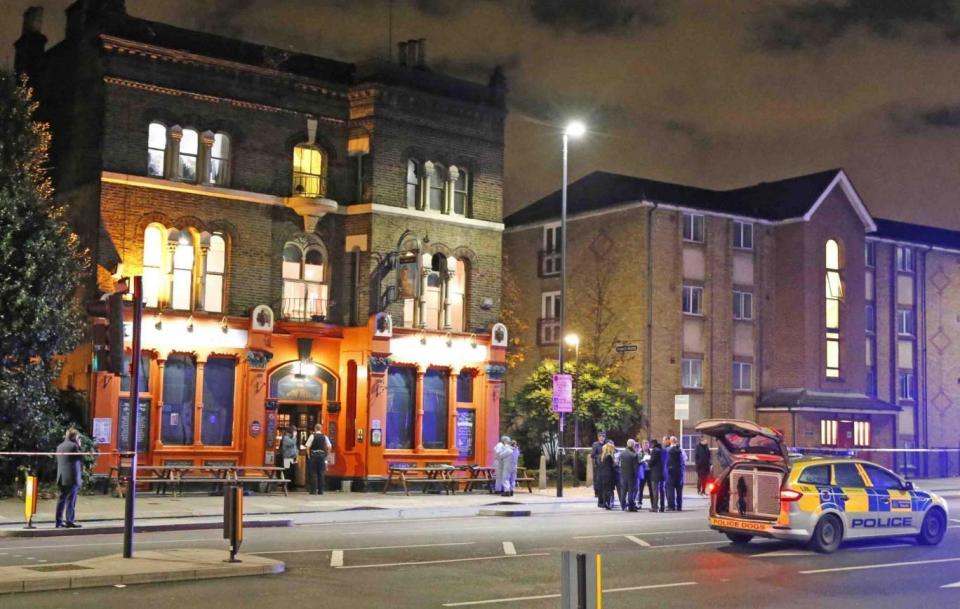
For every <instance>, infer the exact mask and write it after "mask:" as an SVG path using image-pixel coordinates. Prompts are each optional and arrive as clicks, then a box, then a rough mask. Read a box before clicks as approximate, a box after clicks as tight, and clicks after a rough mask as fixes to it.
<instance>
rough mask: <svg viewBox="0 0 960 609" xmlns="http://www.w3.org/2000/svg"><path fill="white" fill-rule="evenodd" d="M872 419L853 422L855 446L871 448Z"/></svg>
mask: <svg viewBox="0 0 960 609" xmlns="http://www.w3.org/2000/svg"><path fill="white" fill-rule="evenodd" d="M872 431H873V430H872V425H871V424H870V421H863V420H855V421H854V422H853V447H854V448H870V445H871V442H872V439H873V436H872Z"/></svg>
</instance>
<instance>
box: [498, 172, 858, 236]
mask: <svg viewBox="0 0 960 609" xmlns="http://www.w3.org/2000/svg"><path fill="white" fill-rule="evenodd" d="M841 173H842V170H840V169H830V170H828V171H821V172H818V173H812V174H808V175H803V176H797V177H793V178H786V179H784V180H777V181H775V182H761V183H760V184H755V185H753V186H747V187H745V188H737V189H734V190H710V189H706V188H697V187H694V186H685V185H683V184H674V183H671V182H660V181H657V180H649V179H647V178H636V177H632V176H625V175H621V174H616V173H608V172H605V171H595V172H593V173H591V174H589V175H586V176H584V177H582V178H580V179H579V180H577V181H576V182H573V183H572V184H570V185H569V186H568V187H567V213H568V214H569V215H573V214H577V213H583V212H589V211H598V210H601V209H606V208H609V207H614V206H616V205H620V204H624V203H632V202H636V201H653V202H657V203H664V204H670V205H677V206H680V207H690V208H693V209H702V210H704V211H712V212H718V213H725V214H731V215H736V216H746V217H751V218H759V219H764V220H771V221H778V220H787V219H791V218H799V217H802V216H803V215H804V214H806V213H808V212H809V211H810V210H811V209H812V208H813V207H814V205H816V203H817V202H818V201H819V200H820V198H821V196H822V195H823V194H824V191H826V190H827V188H828V187H829V186H830V185H831V184H832V183H833V182H834V180H836V179H837V176H838V175H839V174H841ZM560 196H561V194H560V191H556V192H553V193H551V194H549V195H547V196H545V197H543V198H542V199H540V200H539V201H536V202H535V203H532V204H530V205H528V206H527V207H524V208H523V209H520V210H518V211H516V212H514V213H512V214H510V215H509V216H507V217H506V218H504V223H505V224H506V225H507V226H516V225H519V224H526V223H529V222H537V221H542V220H548V219H551V218H559V217H560Z"/></svg>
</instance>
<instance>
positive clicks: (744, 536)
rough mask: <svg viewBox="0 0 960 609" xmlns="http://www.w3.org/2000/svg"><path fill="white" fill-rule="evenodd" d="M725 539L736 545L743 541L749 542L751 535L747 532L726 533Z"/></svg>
mask: <svg viewBox="0 0 960 609" xmlns="http://www.w3.org/2000/svg"><path fill="white" fill-rule="evenodd" d="M726 536H727V539H729V540H730V542H731V543H735V544H737V545H738V546H742V545H743V544H745V543H750V540H751V539H753V535H750V534H749V533H726Z"/></svg>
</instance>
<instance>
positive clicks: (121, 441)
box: [117, 398, 150, 453]
mask: <svg viewBox="0 0 960 609" xmlns="http://www.w3.org/2000/svg"><path fill="white" fill-rule="evenodd" d="M137 410H138V412H137V452H141V453H142V452H147V450H148V449H149V448H150V447H149V442H150V400H144V399H143V398H141V399H140V402H139V403H138V408H137ZM118 418H119V422H118V424H117V449H118V450H121V451H124V450H130V399H129V398H120V409H119V416H118Z"/></svg>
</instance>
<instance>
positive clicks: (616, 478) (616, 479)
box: [607, 440, 627, 510]
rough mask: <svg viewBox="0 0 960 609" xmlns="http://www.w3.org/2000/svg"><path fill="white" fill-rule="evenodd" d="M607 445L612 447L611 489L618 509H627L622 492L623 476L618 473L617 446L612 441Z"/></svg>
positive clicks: (618, 458) (618, 456)
mask: <svg viewBox="0 0 960 609" xmlns="http://www.w3.org/2000/svg"><path fill="white" fill-rule="evenodd" d="M607 444H608V445H609V446H612V447H613V488H614V490H616V491H617V501H618V502H619V503H620V509H621V510H625V509H627V501H626V495H625V494H624V492H623V475H622V474H621V473H620V455H621V452H620V451H619V450H617V445H616V444H614V443H613V440H607Z"/></svg>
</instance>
